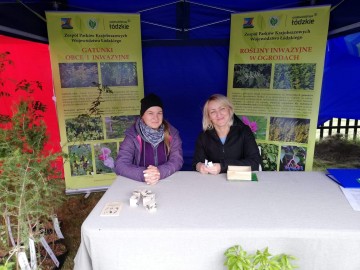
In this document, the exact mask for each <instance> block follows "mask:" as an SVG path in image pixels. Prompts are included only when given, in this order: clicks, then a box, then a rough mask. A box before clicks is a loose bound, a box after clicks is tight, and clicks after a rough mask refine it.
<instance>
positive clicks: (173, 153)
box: [115, 124, 184, 182]
mask: <svg viewBox="0 0 360 270" xmlns="http://www.w3.org/2000/svg"><path fill="white" fill-rule="evenodd" d="M169 126H170V154H169V155H168V157H167V162H165V163H164V164H162V165H159V166H157V168H158V169H159V171H160V180H161V179H164V178H166V177H168V176H170V175H172V174H173V173H174V172H176V171H178V170H180V169H181V167H182V165H183V163H184V160H183V153H182V142H181V138H180V135H179V132H178V131H177V129H176V128H174V127H173V126H171V125H170V124H169ZM142 140H143V139H142V138H141V136H140V135H139V134H138V132H137V130H136V126H135V124H134V125H132V126H131V127H130V128H129V129H128V130H126V132H125V138H124V140H123V141H122V142H121V144H120V148H119V152H118V155H117V158H116V161H115V173H116V174H117V175H121V176H125V177H127V178H131V179H134V180H136V181H143V182H144V181H145V180H144V173H143V171H144V170H145V169H146V168H145V167H143V166H139V164H140V158H141V151H143V150H144V149H141V142H142Z"/></svg>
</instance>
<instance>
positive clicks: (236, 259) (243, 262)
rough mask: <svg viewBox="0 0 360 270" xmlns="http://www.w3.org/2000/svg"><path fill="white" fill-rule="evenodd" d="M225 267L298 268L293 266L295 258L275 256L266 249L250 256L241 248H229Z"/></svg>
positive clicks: (244, 269)
mask: <svg viewBox="0 0 360 270" xmlns="http://www.w3.org/2000/svg"><path fill="white" fill-rule="evenodd" d="M224 255H225V257H226V261H225V263H224V265H226V266H227V267H228V269H229V270H292V269H295V268H297V267H296V266H294V265H293V264H292V261H293V260H296V258H295V257H293V256H291V255H287V254H279V255H275V256H273V255H272V254H270V253H269V249H268V248H267V247H266V248H265V249H264V250H263V251H260V250H257V251H256V253H255V254H248V252H246V251H245V250H244V249H243V248H242V247H241V246H239V245H235V246H232V247H230V248H228V249H227V250H226V251H225V253H224Z"/></svg>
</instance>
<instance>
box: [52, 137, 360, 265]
mask: <svg viewBox="0 0 360 270" xmlns="http://www.w3.org/2000/svg"><path fill="white" fill-rule="evenodd" d="M359 157H360V141H347V140H345V139H344V138H343V137H342V136H339V135H337V136H332V137H328V138H326V139H323V140H321V141H319V142H317V143H316V146H315V154H314V164H313V170H314V171H325V169H326V168H329V167H337V168H360V158H359ZM103 194H104V192H96V193H91V194H90V196H89V197H88V198H85V196H84V194H78V195H70V196H66V195H64V197H65V198H64V201H65V202H64V204H63V205H62V207H61V209H59V212H58V217H59V220H61V221H62V225H61V229H62V232H63V234H64V236H65V243H66V245H67V247H68V250H69V253H68V256H67V258H66V261H65V263H64V265H63V267H62V269H64V270H70V269H73V268H74V257H75V255H76V252H77V250H78V248H79V245H80V241H81V239H80V237H81V224H82V223H83V221H84V220H85V218H86V217H87V216H88V214H89V213H90V212H91V210H92V209H93V208H94V206H95V205H96V204H97V202H98V201H99V199H100V198H101V197H102V195H103Z"/></svg>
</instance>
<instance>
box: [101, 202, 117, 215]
mask: <svg viewBox="0 0 360 270" xmlns="http://www.w3.org/2000/svg"><path fill="white" fill-rule="evenodd" d="M121 206H122V203H121V202H109V203H107V204H105V206H104V208H103V210H102V211H101V214H100V216H103V217H111V216H118V215H119V214H120V210H121Z"/></svg>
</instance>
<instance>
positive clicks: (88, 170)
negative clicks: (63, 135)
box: [69, 144, 93, 176]
mask: <svg viewBox="0 0 360 270" xmlns="http://www.w3.org/2000/svg"><path fill="white" fill-rule="evenodd" d="M91 153H92V152H91V146H90V144H81V145H72V146H69V159H70V168H71V176H79V175H91V174H93V165H92V155H91Z"/></svg>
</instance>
